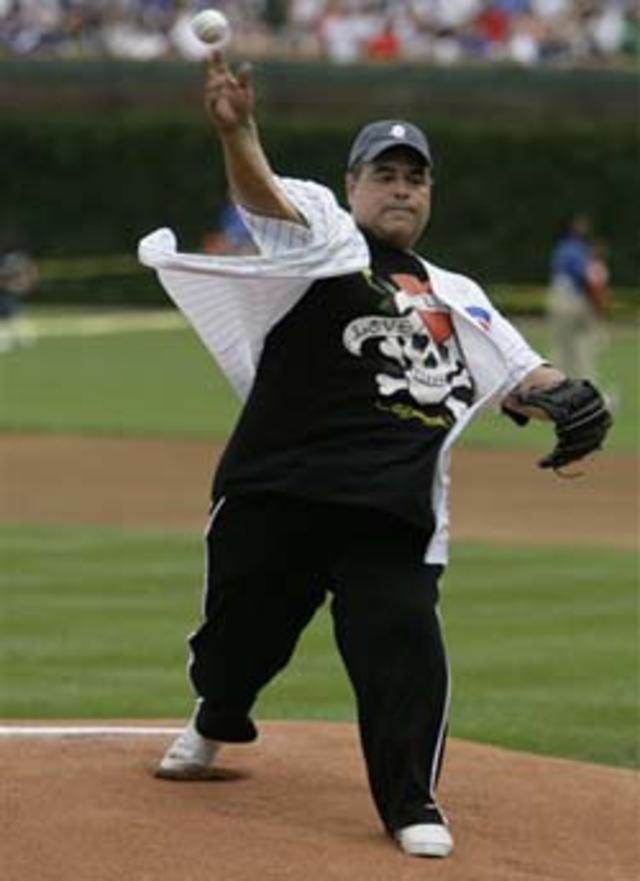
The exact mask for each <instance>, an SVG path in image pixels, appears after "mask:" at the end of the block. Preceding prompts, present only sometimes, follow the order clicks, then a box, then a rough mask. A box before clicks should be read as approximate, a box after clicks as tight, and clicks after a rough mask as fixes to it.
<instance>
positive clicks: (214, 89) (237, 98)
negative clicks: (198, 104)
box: [204, 52, 255, 134]
mask: <svg viewBox="0 0 640 881" xmlns="http://www.w3.org/2000/svg"><path fill="white" fill-rule="evenodd" d="M204 103H205V108H206V111H207V114H208V115H209V118H210V119H211V120H212V122H213V123H214V125H215V126H216V128H217V129H218V131H220V132H221V133H223V134H232V133H234V132H238V131H241V130H242V129H248V128H251V126H252V124H253V110H254V103H255V99H254V92H253V83H252V79H251V67H250V66H249V65H244V66H243V67H242V68H240V70H239V71H238V73H237V75H236V74H233V73H232V72H231V70H230V69H229V68H228V66H227V63H226V61H225V58H224V55H223V54H222V52H213V53H212V55H211V58H210V59H209V60H208V61H207V67H206V78H205V85H204Z"/></svg>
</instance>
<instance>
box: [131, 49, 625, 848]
mask: <svg viewBox="0 0 640 881" xmlns="http://www.w3.org/2000/svg"><path fill="white" fill-rule="evenodd" d="M205 102H206V109H207V112H208V114H209V116H210V118H211V120H212V121H213V124H214V125H215V127H216V129H217V132H218V134H219V138H220V143H221V146H222V150H223V153H224V160H225V165H226V172H227V177H228V183H229V187H230V190H231V193H232V195H233V198H234V200H235V202H236V204H237V206H238V208H239V210H240V211H241V213H242V215H243V218H244V220H245V222H246V223H247V225H248V227H249V229H250V230H251V232H252V235H253V238H254V240H255V242H256V245H257V248H258V250H259V253H258V254H256V255H251V256H245V257H239V258H236V257H219V258H216V257H211V256H203V255H194V254H185V253H180V252H178V251H177V250H176V240H175V237H174V235H173V233H172V232H171V231H170V230H167V229H162V230H158V231H156V232H155V233H152V234H151V235H150V236H147V237H146V238H145V239H144V240H143V241H142V242H141V245H140V255H141V259H142V261H143V262H144V263H146V264H147V265H150V266H153V267H154V268H155V269H156V270H157V271H158V274H159V277H160V280H161V281H162V283H163V285H164V286H165V288H166V290H167V291H168V293H169V294H170V296H171V297H172V298H173V299H174V300H175V301H176V302H177V304H178V305H179V307H180V308H181V310H182V311H183V312H184V314H185V315H186V316H187V317H188V319H189V320H190V321H191V323H192V324H193V326H194V328H195V330H196V331H197V332H198V334H199V335H200V336H201V338H202V339H203V341H204V342H205V344H206V345H207V347H208V348H209V349H210V351H211V352H212V353H213V354H214V355H215V357H216V359H217V360H218V361H219V363H220V365H221V366H222V368H223V369H224V371H225V372H226V374H227V376H228V377H229V379H230V381H231V383H232V384H233V386H234V387H235V388H236V390H237V391H238V393H239V394H240V395H241V397H242V398H243V399H244V408H243V410H242V413H241V415H240V418H239V421H238V423H237V425H236V427H235V430H234V432H233V435H232V437H231V439H230V441H229V443H228V445H227V448H226V451H225V453H224V455H223V457H222V459H221V461H220V464H219V466H218V469H217V473H216V475H215V479H214V484H213V496H212V509H211V519H210V523H209V528H208V530H207V551H208V553H207V567H208V568H207V588H206V596H205V604H204V619H203V621H202V624H201V626H200V628H199V629H198V631H197V632H196V633H195V635H194V636H193V637H192V638H191V640H190V648H191V653H192V655H191V664H190V678H191V682H192V684H193V687H194V689H195V691H196V694H197V696H198V700H197V703H196V708H195V712H194V715H193V717H192V719H191V720H190V722H189V723H188V725H187V727H186V728H185V730H184V731H183V733H182V734H181V735H180V736H179V737H178V738H177V739H176V740H175V742H174V743H173V744H172V745H171V746H170V747H169V749H168V751H167V752H166V754H165V755H164V757H163V758H162V760H161V762H160V766H159V768H158V771H157V774H158V776H160V777H173V778H180V779H189V778H198V777H203V776H206V774H207V769H208V767H209V766H210V763H211V762H212V761H213V760H214V757H215V756H216V754H217V752H218V750H219V749H220V746H221V745H222V744H224V743H243V742H248V741H251V740H253V739H254V738H255V737H256V736H257V732H256V728H255V726H254V723H253V721H252V719H251V710H252V707H253V705H254V703H255V701H256V698H257V696H258V694H259V693H260V691H261V689H262V688H264V687H265V686H266V685H267V683H269V682H270V681H271V680H272V679H273V677H274V676H275V675H276V674H277V673H278V671H280V670H281V669H282V668H283V667H284V666H285V665H286V664H287V663H288V662H289V659H290V658H291V656H292V653H293V651H294V648H295V645H296V642H297V640H298V638H299V636H300V634H301V633H302V631H303V629H304V628H305V627H306V625H307V624H308V623H309V621H310V620H311V618H312V616H313V615H314V613H315V612H316V610H317V609H318V608H319V607H320V605H321V604H322V603H323V602H324V600H325V599H326V598H327V596H328V597H330V601H331V613H332V616H333V621H334V630H335V638H336V643H337V646H338V649H339V652H340V655H341V657H342V659H343V661H344V664H345V666H346V669H347V672H348V675H349V678H350V680H351V683H352V685H353V689H354V692H355V697H356V701H357V709H358V723H359V731H360V738H361V744H362V749H363V753H364V757H365V761H366V766H367V771H368V777H369V783H370V787H371V793H372V796H373V799H374V802H375V806H376V808H377V811H378V813H379V816H380V819H381V821H382V824H383V826H384V828H385V830H386V831H387V832H388V834H389V835H390V836H391V838H392V839H394V840H395V841H396V842H397V844H398V845H399V847H400V848H401V850H402V851H404V852H405V853H407V854H410V855H415V856H426V857H445V856H447V855H448V854H450V853H451V851H452V848H453V838H452V833H451V830H450V828H449V824H448V822H447V819H446V817H445V815H444V813H443V811H442V809H441V807H440V806H439V804H438V802H437V797H436V786H437V781H438V776H439V772H440V767H441V763H442V758H443V751H444V744H445V738H446V731H447V714H448V709H449V673H448V666H447V659H446V654H445V648H444V645H443V640H442V636H441V630H440V621H439V615H438V592H439V581H440V578H441V575H442V572H443V570H444V567H445V565H446V562H447V537H448V516H447V496H448V486H449V476H448V472H449V453H450V448H451V445H452V444H453V442H454V440H455V439H456V438H457V437H458V436H459V435H460V433H461V431H462V430H463V429H464V427H465V426H466V425H468V424H469V422H470V421H471V419H472V418H473V417H474V416H475V415H476V413H477V412H478V411H479V410H480V409H482V408H484V407H487V406H489V405H494V406H499V407H502V408H503V410H505V411H506V412H508V413H509V414H510V415H511V416H513V418H514V419H515V420H516V421H521V422H526V421H527V420H528V418H529V417H531V416H538V417H544V418H551V419H552V420H553V421H554V423H555V429H556V438H557V440H556V444H555V446H554V449H553V451H552V452H551V453H550V454H549V455H548V456H546V457H545V458H544V459H543V460H542V461H541V463H540V464H541V465H542V466H543V467H553V468H560V467H562V466H564V465H566V464H568V463H569V462H571V461H573V460H575V459H579V458H581V457H582V456H584V455H585V454H586V453H588V452H590V451H592V450H594V449H597V448H599V447H600V446H601V444H602V441H603V439H604V437H605V434H606V432H607V429H608V427H609V424H610V417H609V414H608V413H607V411H606V409H605V407H604V405H603V402H602V398H601V396H600V395H599V393H598V392H597V391H596V389H595V388H594V387H593V386H592V385H591V384H589V383H587V382H584V381H580V380H575V381H569V380H566V379H565V378H564V377H563V376H562V374H560V373H559V372H558V371H557V370H555V369H554V368H552V367H550V366H548V365H547V364H545V363H544V361H543V359H542V358H541V357H540V356H539V355H537V354H536V353H535V352H534V351H533V350H532V349H531V348H530V347H529V346H528V344H527V343H526V342H525V341H524V339H523V338H522V337H521V336H520V334H519V333H518V332H517V331H516V330H515V329H514V328H513V327H512V326H511V325H510V324H509V323H508V322H507V321H506V320H505V319H504V318H503V316H502V315H501V314H500V313H499V312H497V311H496V310H495V309H494V308H493V306H492V305H491V303H490V302H489V300H488V299H487V297H486V296H485V294H484V293H483V292H482V290H481V289H480V288H479V287H478V285H476V284H475V283H474V282H473V281H471V280H470V279H468V278H466V277H464V276H461V275H457V274H453V273H451V272H448V271H445V270H444V269H441V268H438V267H437V266H435V265H433V264H431V263H429V262H427V261H426V260H424V259H423V258H422V257H420V256H418V255H417V254H416V253H414V251H413V250H412V248H413V246H414V244H415V243H416V242H417V241H418V239H419V238H420V236H421V234H422V232H423V230H424V228H425V226H426V224H427V222H428V220H429V213H430V207H431V192H432V190H431V185H432V177H433V174H434V160H433V156H432V153H431V149H430V146H429V144H428V142H427V139H426V137H425V135H424V134H423V132H422V131H421V130H420V129H419V128H417V127H416V126H414V125H412V124H410V123H408V122H404V121H401V120H384V121H379V122H374V123H371V124H370V125H367V126H365V127H364V128H363V129H362V130H361V131H360V133H359V134H358V135H357V137H356V138H355V141H354V142H353V145H352V147H351V150H350V152H349V155H348V159H347V162H346V194H347V200H348V203H349V207H350V212H347V211H345V210H344V209H343V208H341V207H340V206H339V204H338V203H337V201H336V199H335V197H334V196H333V194H332V193H331V192H330V191H329V190H327V189H326V188H325V187H323V186H320V185H319V184H317V183H312V182H309V181H300V180H292V179H287V178H281V177H278V176H276V175H275V174H274V172H273V171H272V169H271V166H270V164H269V162H268V160H267V158H266V156H265V154H264V152H263V150H262V147H261V145H260V140H259V135H258V131H257V127H256V123H255V121H254V116H253V110H254V97H253V91H252V86H251V80H250V76H249V74H248V72H246V71H244V72H242V73H240V74H239V75H238V76H235V75H234V74H233V73H231V72H230V71H229V69H228V68H227V66H226V64H225V62H224V59H223V58H222V56H221V55H220V54H219V53H218V54H216V55H214V56H213V59H212V61H211V63H210V65H209V69H208V75H207V82H206V90H205ZM330 760H331V757H330V756H327V761H330Z"/></svg>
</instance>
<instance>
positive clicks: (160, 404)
mask: <svg viewBox="0 0 640 881" xmlns="http://www.w3.org/2000/svg"><path fill="white" fill-rule="evenodd" d="M166 315H168V316H170V315H171V313H169V312H167V313H166ZM120 317H121V319H122V322H123V325H122V330H121V332H118V333H108V334H107V333H105V334H96V335H85V336H80V335H69V336H59V335H53V336H46V337H43V338H42V339H41V340H40V341H39V343H38V345H36V346H34V347H33V348H27V349H22V350H18V351H14V352H11V353H9V354H7V355H4V356H3V357H2V358H1V359H0V428H5V429H15V430H21V429H35V430H41V431H87V432H109V433H121V434H131V433H135V434H167V435H174V436H182V437H215V438H223V437H225V436H226V435H227V434H228V432H229V430H230V428H231V426H232V424H233V421H234V418H235V416H236V414H237V412H238V403H237V401H236V399H235V397H234V395H233V393H232V391H231V390H230V389H229V387H228V386H227V384H226V381H225V380H224V378H223V377H222V376H221V374H220V372H219V371H218V369H217V367H216V365H215V363H214V362H213V360H212V359H211V357H210V356H209V355H208V353H207V352H206V350H205V349H204V347H203V346H202V345H201V344H200V342H199V341H198V340H197V338H196V337H195V335H194V334H193V333H192V332H191V331H189V330H188V329H186V328H185V327H182V328H181V327H180V326H179V323H178V326H177V327H176V326H174V328H173V329H172V328H171V327H169V328H168V329H164V330H153V331H143V330H140V329H136V327H137V326H138V325H137V324H136V321H137V322H139V321H140V316H139V313H138V314H136V313H131V314H130V315H129V316H128V318H127V315H126V314H125V315H121V316H120ZM38 320H39V321H40V322H41V323H42V322H43V321H44V322H45V326H46V327H48V328H49V330H51V327H52V326H53V328H54V330H55V332H56V333H58V334H60V333H64V330H65V314H64V313H54V315H53V316H51V315H49V316H47V315H46V314H45V317H44V318H41V319H38V318H37V317H36V319H35V322H36V324H37V323H38ZM47 320H48V322H49V323H48V325H47V324H46V321H47ZM73 320H75V321H76V323H77V320H78V316H77V315H76V314H74V313H73V312H71V313H68V318H67V324H68V325H69V326H71V325H72V324H73ZM127 321H128V322H129V324H130V328H131V329H129V330H127ZM523 329H524V331H525V333H526V334H527V336H528V338H529V339H530V340H531V341H532V343H533V344H534V345H536V346H538V347H539V348H540V349H541V351H545V349H546V345H545V332H544V328H543V326H542V325H541V324H540V323H539V322H528V323H525V324H524V325H523ZM69 332H70V333H71V331H69ZM638 341H639V333H638V329H637V328H635V327H624V326H615V327H613V328H612V330H611V343H610V345H609V347H608V349H607V351H606V353H605V355H604V357H603V359H602V372H603V385H604V386H605V387H611V388H613V389H615V390H616V392H617V393H618V395H619V397H620V401H621V406H620V407H619V409H618V410H617V413H616V424H615V426H614V429H613V431H612V433H611V436H610V444H609V445H610V448H611V449H635V448H637V443H638V425H639V424H640V413H639V410H638V397H639V395H638V379H639V369H638V368H639V360H638V359H639V348H638ZM548 438H549V431H548V427H547V426H542V425H533V426H530V427H528V428H527V429H524V430H523V429H517V428H515V427H514V426H513V425H512V424H511V422H510V421H509V420H507V419H505V418H498V417H496V416H494V415H493V414H490V413H489V414H485V415H484V416H483V417H482V418H481V419H480V420H478V422H477V423H476V424H475V425H474V426H472V427H471V429H470V430H469V432H468V433H467V434H466V435H465V437H464V438H463V443H467V444H483V445H498V446H529V447H536V448H539V449H544V448H545V447H546V445H547V444H548Z"/></svg>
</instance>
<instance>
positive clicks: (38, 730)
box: [0, 725, 182, 737]
mask: <svg viewBox="0 0 640 881" xmlns="http://www.w3.org/2000/svg"><path fill="white" fill-rule="evenodd" d="M181 731H182V728H159V727H155V726H154V727H151V726H149V725H0V737H96V736H98V737H100V736H105V735H106V736H109V737H111V736H112V735H124V736H127V737H130V736H131V735H144V736H148V735H150V734H162V735H167V734H179V733H180V732H181Z"/></svg>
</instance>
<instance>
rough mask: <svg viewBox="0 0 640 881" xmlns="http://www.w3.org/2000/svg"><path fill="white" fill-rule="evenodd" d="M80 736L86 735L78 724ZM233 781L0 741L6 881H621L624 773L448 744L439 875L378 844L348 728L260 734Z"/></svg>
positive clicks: (627, 833) (115, 754) (381, 840)
mask: <svg viewBox="0 0 640 881" xmlns="http://www.w3.org/2000/svg"><path fill="white" fill-rule="evenodd" d="M84 724H86V723H84ZM260 727H261V738H260V740H259V741H258V742H257V743H256V744H252V745H250V746H244V747H228V748H226V749H225V751H224V753H223V754H222V755H221V759H220V764H221V766H222V767H224V768H227V769H228V770H229V771H233V772H234V773H233V774H230V775H228V779H221V780H216V779H214V780H209V781H203V782H198V783H184V782H173V781H172V782H170V781H162V780H156V779H154V778H153V776H152V771H153V767H154V764H155V762H156V760H157V758H158V757H159V756H160V754H161V753H162V750H163V749H164V747H165V745H166V744H167V743H168V742H169V740H170V739H171V735H170V734H168V733H166V732H165V733H146V734H140V733H138V734H137V735H136V736H131V735H127V734H126V733H120V734H111V735H104V734H94V735H92V736H90V737H88V736H83V737H72V736H68V735H67V736H61V737H60V736H56V737H42V736H35V737H34V736H24V737H23V736H19V737H17V736H15V735H13V736H8V737H7V736H5V737H0V759H1V761H2V766H3V767H2V769H1V770H0V773H1V775H2V781H3V788H4V791H5V797H4V798H3V799H2V802H1V805H0V823H1V824H2V850H3V851H4V852H5V854H4V858H3V860H2V864H3V870H2V876H3V878H4V879H5V881H31V879H38V881H89V879H90V881H287V879H292V881H315V879H318V881H412V879H416V881H417V879H423V881H424V879H429V878H437V879H438V881H536V879H544V881H630V879H634V878H637V877H640V860H639V859H638V852H637V849H636V844H635V836H636V833H637V826H636V823H637V820H638V815H637V810H638V801H637V783H638V776H637V775H636V774H635V773H634V772H633V771H626V770H616V769H611V768H604V767H600V766H596V765H587V764H582V763H578V762H569V761H563V760H558V759H544V758H540V757H536V756H530V755H525V754H520V753H515V752H509V751H507V750H502V749H496V748H493V747H485V746H479V745H476V744H470V743H465V742H461V741H455V740H454V741H452V742H451V743H450V745H449V751H448V756H447V759H446V767H445V775H444V779H443V783H442V786H441V792H440V795H441V801H442V803H443V806H444V807H445V809H446V811H447V812H448V814H449V819H450V821H451V824H452V828H453V832H454V835H455V838H456V849H455V853H454V855H453V856H452V857H450V858H449V859H448V860H444V861H426V860H420V859H416V858H412V857H407V856H404V855H403V854H401V853H400V852H399V851H398V850H397V849H396V848H395V846H394V845H393V844H392V843H391V841H390V840H389V839H388V838H386V837H385V836H384V835H383V834H382V832H381V831H380V826H379V823H378V821H377V818H376V816H375V815H374V812H373V809H372V807H371V804H370V801H369V794H368V790H367V786H366V782H365V777H364V771H363V767H362V761H361V759H360V755H359V750H358V744H357V739H356V733H355V729H354V727H353V726H352V725H350V724H342V723H340V724H338V723H329V724H324V723H305V722H269V723H262V724H261V726H260Z"/></svg>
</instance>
